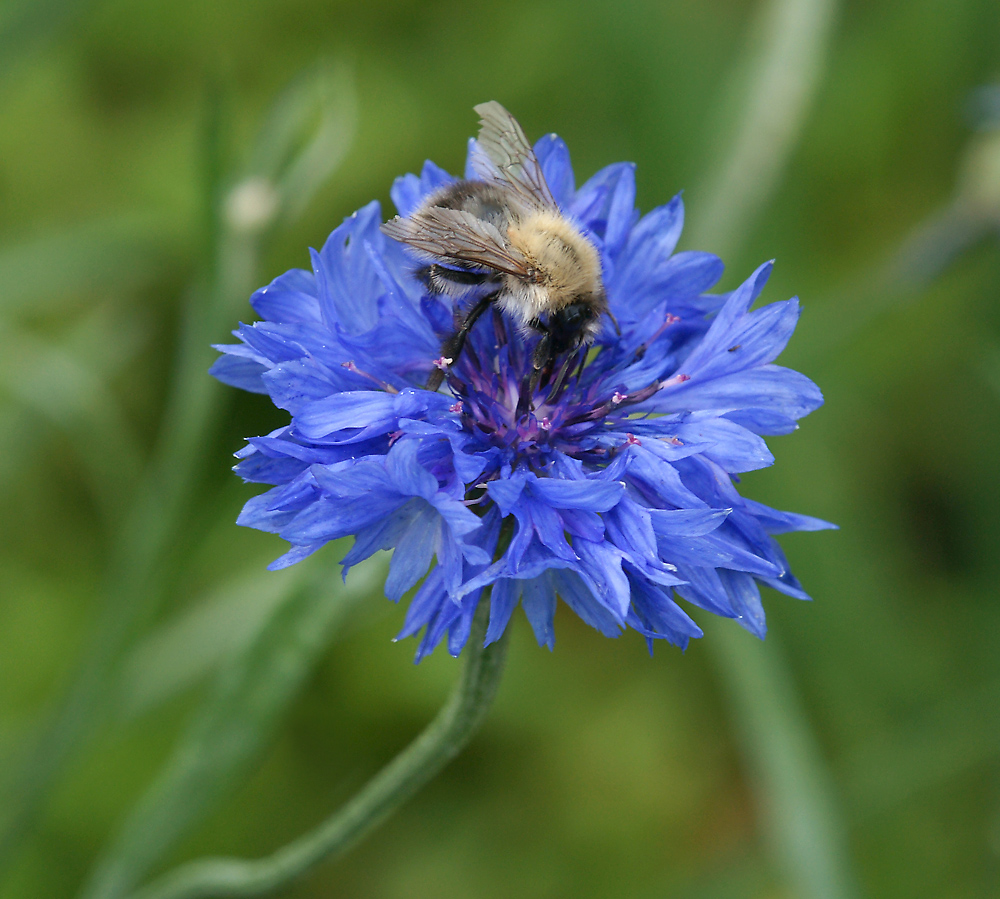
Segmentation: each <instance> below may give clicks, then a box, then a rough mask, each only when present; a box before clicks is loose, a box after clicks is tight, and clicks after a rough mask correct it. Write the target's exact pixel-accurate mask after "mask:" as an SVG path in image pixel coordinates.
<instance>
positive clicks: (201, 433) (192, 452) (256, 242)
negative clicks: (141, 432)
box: [0, 64, 354, 867]
mask: <svg viewBox="0 0 1000 899" xmlns="http://www.w3.org/2000/svg"><path fill="white" fill-rule="evenodd" d="M221 105H222V104H221V98H220V97H219V96H218V94H217V93H216V95H215V96H214V97H213V102H212V104H211V107H212V108H211V111H210V115H209V121H208V127H207V128H206V129H205V140H204V148H203V159H204V163H205V173H206V199H207V202H206V211H205V216H206V223H207V226H206V246H207V248H208V249H207V252H206V257H207V260H206V261H207V265H206V268H207V269H208V273H207V276H206V278H205V282H204V283H203V284H201V285H199V286H197V287H195V288H193V289H192V290H191V291H190V293H189V296H188V299H187V302H186V308H185V312H184V317H183V324H182V333H181V337H180V342H179V352H178V356H177V360H176V363H175V367H174V381H173V384H172V385H171V389H170V394H169V398H168V402H167V406H166V410H165V412H164V415H163V417H162V419H161V426H160V436H159V441H158V445H157V447H156V448H155V450H154V452H153V454H152V456H151V458H150V459H149V461H148V462H147V463H146V464H145V467H144V470H143V471H142V473H141V476H140V477H139V479H138V484H137V487H136V489H135V491H134V501H133V503H132V506H131V508H130V509H129V510H128V511H127V512H126V513H125V514H124V515H122V516H120V517H119V519H118V521H117V526H116V527H115V528H114V529H113V531H112V536H113V540H112V543H111V545H112V557H111V559H110V560H109V563H108V573H107V575H106V587H105V602H104V605H103V608H102V611H101V613H100V615H99V619H98V621H97V623H96V626H95V628H94V632H93V634H92V635H91V637H90V639H89V640H88V641H87V643H86V644H85V646H84V649H83V659H82V661H81V663H80V665H79V669H78V671H77V674H76V676H75V678H74V680H73V681H72V683H71V685H70V688H69V691H68V695H67V696H66V697H65V698H64V700H63V701H62V703H61V705H60V706H59V707H58V708H57V710H56V712H55V714H54V715H53V717H52V720H51V721H50V722H49V724H48V725H46V726H44V727H43V728H42V729H41V732H40V733H39V734H38V735H37V737H36V738H35V739H33V740H32V741H31V742H32V745H30V746H29V747H27V748H26V749H25V751H24V760H23V762H22V763H21V764H20V765H19V766H15V767H14V769H13V770H12V771H11V772H9V779H10V782H11V786H12V789H11V791H10V795H9V796H8V797H7V799H6V801H5V803H4V819H3V821H2V825H0V867H2V866H3V864H4V863H5V862H9V861H10V860H11V858H12V856H13V854H14V850H15V849H16V848H17V847H18V846H19V844H20V843H21V840H22V839H23V837H24V836H25V835H26V833H27V832H28V831H29V830H30V828H31V826H32V825H33V823H34V822H35V820H36V819H37V817H38V816H39V814H40V812H41V810H42V808H43V806H44V803H45V800H46V799H47V796H48V794H49V792H50V790H51V788H52V786H53V784H54V782H55V780H56V778H57V776H58V775H59V773H60V772H61V770H62V769H63V767H64V766H65V764H66V763H67V762H68V761H69V760H70V758H71V757H72V756H73V754H74V753H75V752H77V751H79V750H80V749H82V748H83V746H84V745H85V744H86V742H87V740H88V738H89V737H90V736H92V735H93V734H94V733H95V732H96V730H97V729H98V728H99V726H100V725H101V723H102V722H103V721H104V720H105V719H106V718H107V715H108V713H109V711H110V707H111V705H112V699H113V697H114V696H116V695H117V690H116V689H115V678H116V677H117V676H118V667H119V663H120V661H121V658H122V655H123V653H124V651H125V649H126V648H127V646H128V644H129V642H130V641H131V640H132V639H133V638H134V637H135V636H136V634H137V632H138V630H139V628H140V627H141V626H142V625H143V624H144V623H145V622H146V621H147V620H148V619H149V618H150V616H151V615H152V614H153V612H154V611H155V610H156V608H157V607H158V606H159V604H160V602H161V601H162V600H163V599H164V598H165V597H166V596H167V595H168V594H169V590H170V588H171V586H172V585H171V566H170V564H169V559H170V554H171V550H172V548H173V546H174V545H175V543H176V542H177V540H178V535H179V534H181V533H183V531H184V528H183V527H182V525H183V522H184V520H185V516H187V515H188V514H189V513H190V512H191V511H192V510H193V509H194V507H195V504H196V500H197V486H198V482H199V480H200V476H201V473H202V471H203V470H204V465H205V459H204V455H205V453H204V450H205V448H206V446H207V445H208V443H209V440H210V438H211V435H212V433H213V431H214V427H215V423H216V422H217V421H218V420H219V418H220V416H219V409H220V406H221V405H222V403H223V402H224V400H225V398H226V397H227V396H228V395H229V394H228V392H226V391H224V390H222V389H221V387H220V385H218V384H216V383H215V382H214V381H213V379H211V378H209V377H208V375H207V374H206V371H207V369H208V367H209V365H210V363H211V362H212V359H213V353H212V350H211V344H212V342H213V341H217V340H219V339H220V338H222V337H223V336H224V334H225V332H226V330H227V328H228V326H229V325H230V324H231V322H233V321H235V320H236V319H237V317H238V316H239V314H240V311H241V310H242V309H244V308H245V307H244V304H245V303H246V300H247V297H248V296H249V295H250V293H251V291H252V290H253V289H254V288H255V287H256V286H257V279H258V274H257V265H258V260H259V258H260V251H261V247H262V245H263V244H264V243H265V242H266V239H267V237H268V235H270V234H271V233H272V232H273V231H274V229H276V228H278V227H281V226H287V225H288V224H289V223H290V222H291V221H293V220H294V218H295V217H296V216H298V215H299V214H301V212H302V211H303V209H304V208H305V207H306V205H307V204H308V202H309V200H310V198H311V197H312V196H314V194H315V192H316V191H317V190H318V188H319V187H320V186H321V185H322V184H323V183H324V182H325V181H326V180H327V178H328V177H329V176H330V174H331V173H332V172H333V171H334V170H335V168H336V167H337V166H338V164H339V163H340V161H341V159H342V158H343V156H344V153H345V151H346V149H347V147H348V145H349V143H350V141H351V139H352V134H353V128H354V93H353V87H352V85H351V83H350V79H349V76H348V73H347V71H346V70H345V69H344V68H343V67H342V66H330V65H328V64H323V65H320V66H318V67H316V68H315V69H313V70H311V71H309V72H307V73H305V74H303V75H302V76H301V77H300V78H299V79H297V81H295V82H294V83H293V84H292V85H291V86H290V87H289V88H288V90H287V91H286V92H285V93H284V94H283V95H282V96H281V97H280V98H279V99H278V101H277V103H276V104H275V106H274V107H273V109H272V112H271V114H270V117H269V118H268V120H267V121H266V122H265V123H264V126H263V128H262V131H261V137H260V139H259V140H258V142H257V145H256V147H255V149H254V152H253V154H252V155H251V158H250V161H249V165H248V166H247V168H246V170H245V174H244V175H243V176H242V177H239V178H232V177H231V176H229V177H227V173H226V172H225V166H224V163H223V160H224V158H225V153H224V152H223V146H222V144H223V132H224V124H223V120H222V115H221ZM87 408H88V409H89V410H90V411H91V412H92V413H94V414H100V412H101V405H100V403H96V404H95V403H93V402H92V403H90V404H89V405H88V407H87ZM102 424H103V422H102V421H100V420H98V421H97V422H95V423H94V424H93V427H95V428H98V429H99V428H100V427H101V425H102ZM121 462H122V464H126V463H127V460H126V459H124V458H123V459H122V460H121Z"/></svg>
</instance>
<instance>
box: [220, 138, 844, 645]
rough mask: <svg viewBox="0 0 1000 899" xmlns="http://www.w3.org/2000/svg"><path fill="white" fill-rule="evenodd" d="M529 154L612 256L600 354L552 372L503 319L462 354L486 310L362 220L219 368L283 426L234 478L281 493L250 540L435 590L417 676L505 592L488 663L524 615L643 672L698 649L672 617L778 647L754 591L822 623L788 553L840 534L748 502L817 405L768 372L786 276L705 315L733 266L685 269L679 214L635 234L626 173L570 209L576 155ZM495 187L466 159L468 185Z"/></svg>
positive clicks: (794, 377)
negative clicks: (678, 651) (339, 550)
mask: <svg viewBox="0 0 1000 899" xmlns="http://www.w3.org/2000/svg"><path fill="white" fill-rule="evenodd" d="M481 139H482V135H481ZM528 152H529V153H530V152H533V159H532V162H533V163H535V164H537V166H538V167H539V170H540V172H541V173H542V175H543V177H544V181H545V182H546V187H547V189H548V190H549V191H550V192H551V199H552V200H553V201H554V202H555V203H556V204H557V206H558V209H559V212H560V214H561V215H562V216H565V218H566V219H568V220H569V221H570V222H572V223H573V226H574V227H575V228H576V229H578V230H579V232H580V234H582V235H584V237H585V238H586V239H587V240H588V241H590V242H591V243H592V245H593V247H594V248H596V250H597V253H598V254H599V257H600V267H601V279H602V281H603V288H604V290H605V292H606V297H607V305H608V307H609V311H610V313H611V314H610V315H607V316H604V317H603V319H602V324H601V326H600V328H599V330H597V333H596V335H594V336H593V340H592V342H588V343H586V344H584V345H582V346H581V347H579V349H575V350H573V351H571V352H567V353H565V354H564V356H565V358H563V359H554V360H550V363H549V364H547V365H545V366H543V367H542V368H541V369H539V364H538V359H539V353H538V352H537V349H538V343H539V341H540V340H542V339H544V335H541V334H540V333H538V331H536V330H533V329H531V328H526V327H524V324H523V322H521V323H519V322H518V321H516V320H515V319H514V317H512V316H511V315H509V314H505V312H504V311H501V309H500V308H498V306H499V304H495V305H493V307H492V308H491V309H490V310H489V311H488V312H487V313H486V314H482V315H480V316H479V318H478V320H476V322H475V324H474V325H473V326H472V327H471V328H470V329H469V332H468V336H467V339H466V340H465V341H464V345H463V346H461V352H459V353H457V354H455V355H454V356H446V355H444V354H443V353H442V349H441V348H442V341H444V342H445V343H444V345H445V346H446V347H447V346H448V345H449V342H451V343H453V342H454V337H453V334H454V329H455V327H456V323H457V322H458V321H459V319H460V316H459V312H458V310H459V309H461V308H463V307H467V306H468V305H469V303H470V302H471V300H470V298H467V297H463V296H459V297H458V298H455V297H454V296H451V297H449V296H448V295H447V292H443V291H441V290H435V289H434V288H433V285H432V284H430V283H429V282H428V278H427V277H426V272H427V268H426V258H421V256H420V254H415V253H414V252H413V251H412V250H411V249H409V248H407V247H406V246H404V245H403V244H402V243H400V242H397V241H396V240H392V239H390V238H389V237H387V236H386V234H384V233H383V232H382V230H381V229H380V226H381V225H382V222H383V215H382V211H381V209H380V207H379V204H378V203H377V202H373V203H370V204H369V205H367V206H365V207H364V208H362V209H360V210H358V211H357V212H355V213H354V214H353V215H352V216H350V218H348V219H346V220H345V221H344V223H343V224H342V225H341V226H340V227H338V228H337V229H336V230H335V231H334V232H333V233H332V234H331V235H330V237H329V238H328V239H327V241H326V243H325V244H324V246H323V249H322V250H320V251H319V252H316V251H315V250H313V251H311V254H312V270H311V271H305V270H301V269H293V270H291V271H289V272H286V273H285V274H283V275H281V276H280V277H278V278H276V279H275V280H274V281H273V282H272V283H271V284H269V285H268V286H267V287H263V288H261V289H260V290H258V291H257V292H256V293H255V294H254V295H253V296H252V297H251V300H250V302H251V305H252V306H253V308H254V310H255V311H256V312H257V314H258V315H259V316H260V317H261V319H262V321H259V322H257V323H255V324H253V325H241V326H240V328H239V329H238V330H237V331H235V332H234V333H235V335H236V336H237V337H238V338H239V341H240V342H239V343H238V344H235V345H227V346H220V347H218V349H220V350H221V351H222V352H223V353H224V355H223V356H222V357H221V358H220V359H219V360H218V361H217V362H216V364H215V365H214V367H213V369H212V373H213V374H214V375H215V376H216V377H217V378H219V379H220V380H222V381H224V382H225V383H227V384H231V385H233V386H236V387H241V388H243V389H245V390H250V391H254V392H257V393H266V394H268V395H269V396H270V397H271V399H272V401H273V402H274V403H275V405H277V406H278V407H280V408H282V409H285V410H287V411H288V412H289V414H290V415H291V422H290V424H288V425H287V426H285V427H283V428H280V429H278V430H277V431H274V432H273V433H271V434H268V435H266V436H263V437H255V438H251V439H250V440H249V441H248V445H247V446H246V448H245V449H243V450H241V451H240V452H239V453H237V456H238V458H239V459H240V461H239V464H238V465H237V466H236V469H235V470H236V472H237V473H238V474H239V475H240V476H241V477H243V479H244V480H245V481H249V482H255V483H263V484H270V485H272V487H271V489H270V490H268V491H267V492H265V493H263V494H261V495H259V496H256V497H254V498H253V499H251V500H250V501H249V502H248V503H247V504H246V506H245V507H244V509H243V512H242V514H241V515H240V518H239V523H240V524H243V525H247V526H250V527H255V528H259V529H261V530H265V531H269V532H272V533H276V534H279V535H280V536H281V537H283V538H284V539H285V540H287V541H288V542H289V543H290V544H291V549H290V550H289V551H288V552H287V553H285V555H283V556H281V557H280V558H279V559H277V560H276V561H275V562H273V563H272V565H271V566H270V567H271V568H284V567H286V566H288V565H291V564H293V563H295V562H297V561H299V560H300V559H303V558H304V557H306V556H308V555H309V554H311V553H313V552H315V551H316V550H317V549H319V548H320V547H322V546H323V545H324V544H326V543H328V542H329V541H331V540H335V539H338V538H340V537H346V536H348V535H351V536H353V537H354V545H353V547H352V548H351V550H350V551H349V552H348V553H347V555H346V556H345V557H344V559H343V560H342V565H343V570H344V575H345V577H346V574H347V571H348V570H349V569H350V568H351V566H353V565H356V564H357V563H358V562H360V561H362V560H363V559H366V558H368V557H369V556H371V555H372V554H374V553H375V552H377V551H378V550H390V549H391V550H393V555H392V561H391V564H390V566H389V573H388V577H387V580H386V584H385V593H386V595H387V596H388V597H389V598H390V599H392V600H399V599H400V598H401V597H402V596H403V595H404V594H405V593H406V592H407V591H409V590H410V589H411V588H413V587H415V586H416V585H417V584H418V583H420V582H421V579H423V582H422V583H420V586H419V588H418V589H417V591H416V593H415V594H414V596H413V599H412V601H411V603H410V606H409V609H408V611H407V614H406V619H405V623H404V626H403V629H402V632H401V634H400V636H412V635H415V634H418V633H419V632H420V631H423V636H422V638H421V640H420V643H419V647H418V650H417V659H418V660H419V659H420V658H422V657H423V656H424V655H426V654H427V653H428V652H430V651H431V650H432V649H434V647H436V646H437V645H438V644H439V643H440V642H441V641H442V640H443V639H445V638H447V648H448V651H449V652H450V653H451V654H452V655H458V654H459V652H460V651H461V650H462V648H463V646H464V645H465V644H466V642H467V640H468V637H469V632H470V627H471V623H472V618H473V615H474V613H475V610H476V608H477V606H478V605H479V603H480V602H481V601H483V598H484V595H486V592H487V588H489V590H488V597H489V599H488V601H489V604H490V605H489V626H488V629H487V633H486V642H487V643H490V642H493V641H495V640H497V639H499V637H500V636H501V635H502V633H503V631H504V629H505V628H506V626H507V624H508V622H509V620H510V618H511V615H512V613H513V611H514V608H515V607H516V606H517V605H518V604H520V605H521V607H522V608H523V610H524V612H525V614H526V616H527V618H528V620H529V622H530V624H531V627H532V629H533V630H534V633H535V636H536V638H537V640H538V642H539V643H540V644H542V645H546V646H548V647H550V648H551V647H552V646H553V642H554V639H555V638H554V629H553V618H554V615H555V610H556V605H557V599H559V598H561V599H562V601H563V602H564V603H565V604H566V605H567V606H569V607H570V608H571V609H572V610H573V611H575V612H576V613H577V614H578V615H579V616H580V617H581V618H582V619H583V620H584V621H586V622H587V623H588V624H589V625H591V626H593V627H594V628H596V629H597V630H599V631H600V632H601V633H602V634H605V635H606V636H609V637H610V636H617V635H618V634H620V633H621V632H622V631H623V630H624V629H625V628H628V627H631V628H634V629H635V630H637V631H639V632H640V633H641V634H643V635H644V636H645V637H646V638H647V639H648V641H649V645H650V648H652V645H653V640H654V639H665V640H668V641H669V642H671V643H674V644H676V645H678V646H681V647H685V646H686V645H687V642H688V640H689V639H690V638H692V637H700V636H701V635H702V632H701V630H700V629H699V628H698V626H697V625H696V624H695V623H694V621H692V619H691V618H690V617H689V616H688V615H687V613H686V612H685V611H684V610H682V608H681V607H680V606H679V605H678V603H677V599H678V598H681V599H683V600H685V601H686V602H688V603H690V604H691V605H694V606H697V607H700V608H702V609H705V610H707V611H710V612H714V613H715V614H717V615H722V616H725V617H728V618H734V619H736V620H737V621H738V622H739V623H740V624H741V625H742V626H743V627H745V628H746V629H747V630H749V631H750V632H751V633H754V634H756V635H757V636H760V637H763V635H764V632H765V621H764V610H763V607H762V605H761V599H760V591H759V584H761V583H763V584H766V585H768V586H770V587H773V588H774V589H776V590H779V591H781V592H782V593H785V594H788V595H789V596H793V597H796V598H799V599H808V596H807V595H806V594H805V593H804V591H803V590H802V587H801V586H800V584H799V582H798V581H797V580H796V579H795V577H794V576H793V575H792V573H791V572H790V571H789V570H788V565H787V562H786V560H785V557H784V554H783V553H782V551H781V549H780V547H779V546H778V544H777V542H776V541H775V540H774V539H773V536H772V535H774V534H779V533H782V532H785V531H797V530H817V529H821V528H827V527H832V525H829V524H827V523H826V522H824V521H821V520H819V519H816V518H811V517H808V516H803V515H797V514H794V513H790V512H781V511H777V510H775V509H771V508H769V507H767V506H764V505H762V504H761V503H758V502H754V501H753V500H750V499H745V498H744V497H742V496H741V495H740V494H739V493H738V492H737V490H736V487H735V485H734V482H735V481H738V478H736V477H735V476H736V475H738V474H739V473H742V472H746V471H752V470H754V469H759V468H763V467H766V466H768V465H770V464H772V462H773V461H774V459H773V456H772V455H771V453H770V452H769V451H768V449H767V446H766V445H765V443H764V440H763V439H762V437H763V436H765V435H770V434H784V433H787V432H789V431H792V430H794V429H795V428H797V427H798V425H797V424H796V420H797V419H799V418H801V417H802V416H804V415H806V414H808V413H809V412H811V411H812V410H813V409H815V408H817V407H818V406H819V405H821V404H822V401H823V400H822V396H821V394H820V392H819V390H818V388H817V387H816V386H815V385H814V384H813V383H812V382H811V381H810V380H809V379H808V378H806V377H805V376H803V375H801V374H799V373H798V372H795V371H792V370H790V369H787V368H783V367H780V366H777V365H774V364H773V360H774V359H775V358H776V357H777V355H778V354H779V353H780V352H781V350H782V349H783V348H784V346H785V344H786V343H787V341H788V339H789V337H790V336H791V334H792V331H793V330H794V328H795V324H796V321H797V320H798V314H799V309H798V303H797V300H795V299H791V300H787V301H785V302H779V303H772V304H770V305H767V306H764V307H762V308H760V309H757V310H755V311H750V307H751V305H752V304H753V303H754V301H755V300H756V299H757V298H758V296H759V295H760V293H761V291H762V289H763V287H764V285H765V283H766V281H767V279H768V276H769V274H770V271H771V263H766V264H765V265H762V266H761V267H760V268H758V269H757V270H756V271H755V272H754V273H753V274H752V275H751V276H750V277H749V278H748V279H747V280H746V281H745V282H744V283H743V284H742V285H741V286H740V287H739V288H737V289H736V290H734V291H733V292H732V293H729V294H710V293H708V292H707V291H709V290H710V289H711V288H712V287H713V285H715V284H716V283H717V281H718V280H719V278H720V276H721V274H722V270H723V266H722V262H721V261H720V260H719V259H718V258H717V257H716V256H714V255H712V254H709V253H702V252H679V253H678V252H675V247H676V245H677V241H678V238H679V237H680V233H681V228H682V225H683V217H684V211H683V204H682V202H681V198H680V197H679V196H677V197H675V198H674V199H673V200H671V201H670V202H669V203H668V204H667V205H665V206H662V207H660V208H658V209H654V210H653V211H652V212H649V213H647V214H646V215H645V216H640V214H639V212H638V211H637V210H636V208H635V178H634V167H633V166H632V165H631V164H628V163H620V164H616V165H611V166H608V167H607V168H605V169H603V170H601V171H600V172H598V173H597V174H596V175H595V176H594V177H593V178H591V179H590V180H589V181H587V182H586V183H585V184H584V185H583V186H582V187H580V188H579V189H578V188H576V186H575V179H574V175H573V170H572V167H571V165H570V159H569V153H568V151H567V149H566V146H565V144H564V143H563V142H562V141H561V140H560V139H559V138H558V137H556V136H555V135H549V136H547V137H544V138H542V139H541V140H540V141H538V143H536V144H535V146H534V148H533V151H530V150H529V151H528ZM482 171H483V151H482V148H481V147H480V146H479V145H477V142H476V141H471V142H470V150H469V158H468V162H467V171H466V176H465V177H466V178H467V179H470V180H473V181H475V179H477V178H480V177H481V175H482ZM455 181H456V179H455V178H454V177H453V176H451V175H449V174H448V173H447V172H445V171H444V170H442V169H440V168H439V167H437V166H436V165H434V164H433V163H430V162H427V163H425V165H424V167H423V170H422V172H421V174H420V175H419V176H417V175H412V174H410V175H405V176H403V177H401V178H398V179H397V180H396V182H395V184H394V185H393V188H392V192H391V195H392V200H393V202H394V204H395V205H396V208H397V210H398V212H399V214H400V215H401V216H403V217H406V216H412V215H413V214H414V213H416V212H418V211H419V210H420V209H422V208H423V207H424V205H425V203H426V201H427V199H428V198H429V197H432V196H436V195H440V194H441V192H442V191H445V192H446V191H447V187H448V185H450V184H453V183H454V182H455ZM463 270H467V269H463ZM452 292H454V291H452ZM449 335H452V337H451V338H450V341H449ZM434 372H440V374H437V375H434V374H433V373H434ZM438 381H443V384H442V388H441V389H439V390H431V389H427V387H426V385H427V384H428V382H430V383H431V384H435V383H436V382H438Z"/></svg>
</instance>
